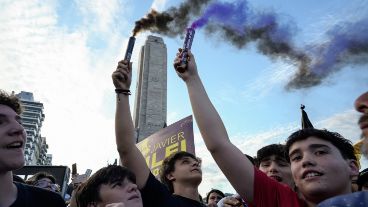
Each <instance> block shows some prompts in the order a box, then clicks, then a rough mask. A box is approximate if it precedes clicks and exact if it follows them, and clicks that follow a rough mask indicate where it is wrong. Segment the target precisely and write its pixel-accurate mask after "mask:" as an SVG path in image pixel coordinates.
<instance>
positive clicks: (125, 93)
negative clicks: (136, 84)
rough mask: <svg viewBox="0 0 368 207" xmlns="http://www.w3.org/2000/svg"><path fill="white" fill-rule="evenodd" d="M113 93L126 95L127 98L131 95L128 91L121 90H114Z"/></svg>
mask: <svg viewBox="0 0 368 207" xmlns="http://www.w3.org/2000/svg"><path fill="white" fill-rule="evenodd" d="M115 93H116V94H117V95H119V94H123V95H127V96H129V95H132V94H131V92H130V90H129V89H121V88H116V89H115Z"/></svg>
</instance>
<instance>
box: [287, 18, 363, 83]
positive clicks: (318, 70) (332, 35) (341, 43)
mask: <svg viewBox="0 0 368 207" xmlns="http://www.w3.org/2000/svg"><path fill="white" fill-rule="evenodd" d="M326 37H327V40H326V41H325V42H324V43H322V44H315V45H312V46H309V47H308V48H310V49H309V50H308V51H309V52H308V55H309V56H310V58H311V59H312V62H311V64H310V65H308V71H307V73H303V72H301V71H298V72H297V73H296V74H295V76H294V78H293V79H292V80H291V81H290V82H289V83H288V85H287V88H295V89H298V88H306V87H311V86H315V85H318V84H319V83H321V81H322V80H323V79H324V78H326V77H327V76H328V75H330V74H332V73H334V72H336V71H338V70H340V69H342V68H343V67H344V66H346V65H358V64H367V63H368V19H367V18H363V19H360V20H359V21H356V22H345V23H340V24H339V25H336V26H334V27H333V28H331V29H330V30H328V31H327V32H326ZM306 50H307V49H306Z"/></svg>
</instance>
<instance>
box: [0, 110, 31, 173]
mask: <svg viewBox="0 0 368 207" xmlns="http://www.w3.org/2000/svg"><path fill="white" fill-rule="evenodd" d="M20 123H21V118H20V116H19V115H18V114H17V113H15V111H14V110H13V109H11V108H10V107H8V106H6V105H2V104H0V172H6V171H11V170H15V169H18V168H21V167H23V165H24V146H25V142H26V132H25V130H24V128H23V126H22V125H21V124H20Z"/></svg>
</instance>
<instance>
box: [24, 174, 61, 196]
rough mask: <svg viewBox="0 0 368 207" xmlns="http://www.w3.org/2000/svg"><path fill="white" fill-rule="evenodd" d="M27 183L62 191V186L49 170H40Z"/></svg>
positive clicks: (53, 190)
mask: <svg viewBox="0 0 368 207" xmlns="http://www.w3.org/2000/svg"><path fill="white" fill-rule="evenodd" d="M26 183H27V184H28V185H32V186H36V187H38V188H43V189H45V190H49V191H52V192H60V187H59V186H58V184H56V179H55V177H54V176H53V175H51V174H49V173H47V172H38V173H36V174H34V175H33V176H32V177H30V178H29V179H28V180H27V181H26Z"/></svg>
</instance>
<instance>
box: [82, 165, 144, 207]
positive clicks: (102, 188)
mask: <svg viewBox="0 0 368 207" xmlns="http://www.w3.org/2000/svg"><path fill="white" fill-rule="evenodd" d="M76 201H77V203H78V206H79V207H105V206H107V205H109V204H117V203H119V204H121V205H125V206H127V207H143V203H142V198H141V194H140V192H139V190H138V187H137V185H136V184H135V176H134V174H133V173H132V172H130V171H129V170H128V169H127V168H125V167H122V166H117V165H109V166H107V167H104V168H101V169H100V170H98V171H97V172H96V173H95V174H94V175H93V176H92V177H91V178H89V179H88V180H87V181H86V182H85V183H83V184H82V185H81V186H80V187H79V189H78V190H77V192H76Z"/></svg>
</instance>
